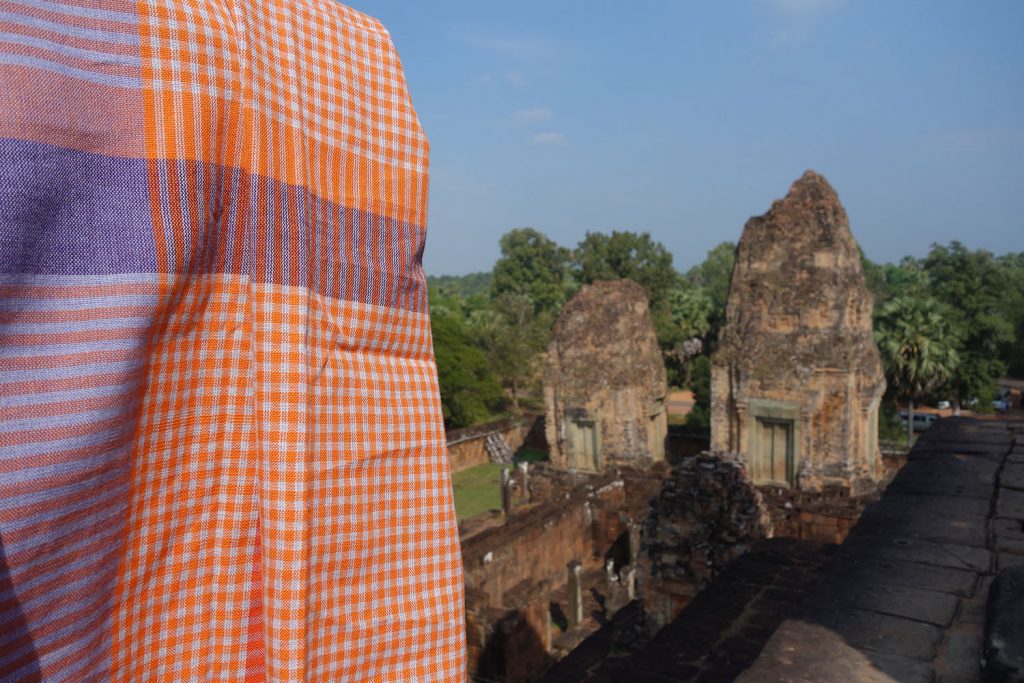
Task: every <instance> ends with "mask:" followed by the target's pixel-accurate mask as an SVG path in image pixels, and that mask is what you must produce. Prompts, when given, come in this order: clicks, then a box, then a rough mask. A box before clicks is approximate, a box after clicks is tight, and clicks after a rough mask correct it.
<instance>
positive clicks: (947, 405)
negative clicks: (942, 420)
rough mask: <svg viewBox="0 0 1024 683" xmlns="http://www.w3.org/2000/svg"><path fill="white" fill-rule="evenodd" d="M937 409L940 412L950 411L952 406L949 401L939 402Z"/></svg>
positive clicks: (936, 405)
mask: <svg viewBox="0 0 1024 683" xmlns="http://www.w3.org/2000/svg"><path fill="white" fill-rule="evenodd" d="M935 407H936V408H938V409H939V410H949V409H950V407H951V406H950V403H949V401H939V402H938V403H936V404H935Z"/></svg>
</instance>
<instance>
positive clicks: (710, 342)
mask: <svg viewBox="0 0 1024 683" xmlns="http://www.w3.org/2000/svg"><path fill="white" fill-rule="evenodd" d="M735 262H736V244H735V242H721V243H720V244H718V245H717V246H716V247H715V248H714V249H712V250H711V251H709V252H708V255H707V258H705V259H704V262H703V263H701V264H700V265H697V266H694V267H693V268H691V269H690V270H689V271H688V272H687V273H686V279H687V280H688V281H689V282H690V283H691V284H693V285H696V286H697V287H700V288H701V289H702V290H704V292H705V294H707V296H708V298H709V299H710V300H711V313H710V314H709V315H708V331H707V334H706V335H705V337H704V341H705V344H704V347H705V350H706V352H707V353H709V354H710V353H711V352H712V351H713V350H714V348H715V346H716V345H717V343H718V333H719V331H720V330H721V329H722V325H724V324H725V305H726V303H727V302H728V300H729V282H730V281H731V279H732V267H733V264H734V263H735Z"/></svg>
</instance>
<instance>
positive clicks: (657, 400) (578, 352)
mask: <svg viewBox="0 0 1024 683" xmlns="http://www.w3.org/2000/svg"><path fill="white" fill-rule="evenodd" d="M667 392H668V386H667V384H666V381H665V363H664V361H663V360H662V358H661V349H660V348H659V347H658V339H657V337H656V336H655V333H654V325H653V324H652V322H651V314H650V311H649V310H648V304H647V294H646V292H644V289H643V287H641V286H640V285H638V284H637V283H635V282H633V281H632V280H615V281H612V282H595V283H593V284H592V285H588V286H586V287H583V288H582V289H581V290H580V291H579V292H578V293H577V294H576V296H574V297H573V298H572V299H571V300H570V301H569V302H568V303H567V304H566V305H565V307H564V308H563V309H562V315H561V317H560V318H559V319H558V322H556V323H555V329H554V332H553V333H552V335H551V343H550V345H549V346H548V355H547V365H546V367H545V371H544V403H545V408H546V411H545V412H546V414H545V422H544V424H545V431H546V433H547V438H548V445H549V446H550V448H551V462H552V464H553V465H555V466H556V467H559V468H562V469H572V470H577V471H581V472H601V471H603V470H605V469H606V468H608V467H614V466H616V465H631V466H634V467H645V466H648V465H650V464H651V463H653V462H655V461H657V460H664V459H665V436H666V434H667V432H668V416H667V413H666V411H665V396H666V394H667Z"/></svg>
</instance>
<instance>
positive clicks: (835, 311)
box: [711, 171, 885, 495]
mask: <svg viewBox="0 0 1024 683" xmlns="http://www.w3.org/2000/svg"><path fill="white" fill-rule="evenodd" d="M871 312H872V298H871V293H870V292H869V291H868V289H867V285H866V284H865V281H864V272H863V270H862V268H861V261H860V250H859V249H858V248H857V243H856V241H854V239H853V235H852V234H851V233H850V222H849V219H848V218H847V216H846V211H845V210H844V209H843V206H842V204H840V202H839V196H838V195H837V194H836V191H835V190H834V189H832V186H831V185H829V184H828V181H826V180H825V178H823V177H822V176H820V175H818V174H817V173H815V172H813V171H807V172H806V173H805V174H804V175H803V177H801V178H800V179H799V180H797V181H796V182H795V183H794V184H793V186H792V187H791V188H790V190H789V194H787V195H786V197H785V198H784V199H781V200H778V201H776V202H775V203H774V204H773V205H772V207H771V210H769V211H768V213H766V214H765V215H763V216H758V217H755V218H751V219H750V220H749V221H748V222H747V225H746V227H745V228H744V229H743V236H742V237H741V238H740V242H739V245H738V247H737V249H736V265H735V266H734V267H733V272H732V281H731V284H730V287H729V300H728V304H727V307H726V323H725V325H724V327H723V328H722V333H721V337H720V339H719V347H718V351H717V352H716V353H715V356H714V358H713V359H712V370H711V447H712V449H713V450H718V451H729V452H735V453H741V454H743V455H744V456H745V457H746V459H747V462H748V466H749V468H750V474H751V476H752V478H753V479H754V481H755V483H758V484H778V485H781V486H788V487H791V488H797V489H800V490H806V491H817V490H821V489H823V488H825V487H830V488H831V487H840V488H845V489H848V490H849V492H850V494H851V495H860V494H863V493H868V492H870V491H871V490H873V489H874V488H875V487H876V485H877V482H878V480H879V479H880V478H881V473H882V465H881V459H880V456H879V451H878V406H879V402H880V401H881V398H882V393H883V392H884V391H885V378H884V376H883V374H882V364H881V360H880V357H879V354H878V348H877V347H876V346H875V341H874V336H873V333H872V327H871Z"/></svg>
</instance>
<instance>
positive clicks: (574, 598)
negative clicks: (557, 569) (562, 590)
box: [568, 560, 583, 628]
mask: <svg viewBox="0 0 1024 683" xmlns="http://www.w3.org/2000/svg"><path fill="white" fill-rule="evenodd" d="M568 568H569V614H568V617H569V628H573V627H575V626H579V625H580V624H582V623H583V576H582V573H583V565H582V564H580V563H579V562H578V561H577V560H573V561H572V562H570V563H569V564H568Z"/></svg>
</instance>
